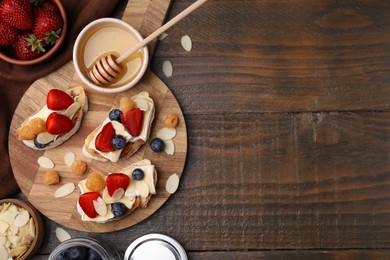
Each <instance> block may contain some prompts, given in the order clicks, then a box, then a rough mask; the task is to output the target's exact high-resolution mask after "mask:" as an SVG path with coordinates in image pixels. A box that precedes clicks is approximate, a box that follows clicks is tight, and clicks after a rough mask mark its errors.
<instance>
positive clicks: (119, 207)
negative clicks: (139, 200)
mask: <svg viewBox="0 0 390 260" xmlns="http://www.w3.org/2000/svg"><path fill="white" fill-rule="evenodd" d="M126 211H127V208H126V206H125V205H124V204H123V203H120V202H115V203H113V204H112V205H111V212H112V214H114V216H115V217H116V218H119V217H121V216H123V215H125V213H126Z"/></svg>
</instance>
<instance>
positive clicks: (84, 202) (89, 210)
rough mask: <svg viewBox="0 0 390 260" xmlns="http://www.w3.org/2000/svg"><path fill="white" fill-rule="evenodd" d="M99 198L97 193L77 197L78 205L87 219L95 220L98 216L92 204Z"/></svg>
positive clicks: (87, 193)
mask: <svg viewBox="0 0 390 260" xmlns="http://www.w3.org/2000/svg"><path fill="white" fill-rule="evenodd" d="M100 197H101V195H100V193H99V192H86V193H83V194H81V195H80V196H79V205H80V207H81V209H82V210H83V211H84V213H85V214H86V215H87V216H88V217H90V218H96V217H97V216H98V213H97V212H96V210H95V206H94V205H93V202H94V201H95V200H97V199H98V198H100Z"/></svg>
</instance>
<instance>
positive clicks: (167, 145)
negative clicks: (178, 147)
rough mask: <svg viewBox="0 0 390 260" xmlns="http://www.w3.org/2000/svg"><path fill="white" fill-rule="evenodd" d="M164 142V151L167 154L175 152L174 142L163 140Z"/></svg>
mask: <svg viewBox="0 0 390 260" xmlns="http://www.w3.org/2000/svg"><path fill="white" fill-rule="evenodd" d="M163 142H164V151H165V152H166V153H167V154H169V155H173V154H174V153H175V144H174V143H173V141H172V140H165V141H163Z"/></svg>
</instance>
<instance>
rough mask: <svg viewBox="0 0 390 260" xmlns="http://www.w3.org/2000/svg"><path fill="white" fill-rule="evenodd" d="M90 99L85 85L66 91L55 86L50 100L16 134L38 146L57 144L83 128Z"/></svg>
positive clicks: (37, 147) (25, 142)
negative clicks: (82, 124)
mask: <svg viewBox="0 0 390 260" xmlns="http://www.w3.org/2000/svg"><path fill="white" fill-rule="evenodd" d="M87 111H88V100H87V96H86V94H85V91H84V88H83V87H81V86H78V87H73V88H69V89H67V90H65V91H63V90H60V89H51V90H50V91H49V92H48V94H47V97H46V104H45V106H43V107H42V108H41V109H40V110H39V111H38V112H36V113H35V114H34V115H32V116H30V117H29V118H27V119H26V120H25V121H24V122H23V123H22V125H21V126H20V127H19V128H18V129H16V138H17V139H18V140H21V141H23V143H24V144H25V145H27V146H28V147H31V148H33V149H37V150H47V149H51V148H54V147H57V146H59V145H61V144H62V143H64V142H65V141H66V140H68V139H69V138H71V137H72V136H73V135H74V134H75V133H76V132H77V130H78V129H79V127H80V125H81V120H82V118H83V115H84V113H86V112H87Z"/></svg>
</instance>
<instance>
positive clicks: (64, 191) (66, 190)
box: [54, 182, 76, 198]
mask: <svg viewBox="0 0 390 260" xmlns="http://www.w3.org/2000/svg"><path fill="white" fill-rule="evenodd" d="M75 188H76V186H75V185H74V183H73V182H69V183H65V184H64V185H62V186H61V187H59V188H58V189H57V190H56V192H55V193H54V197H56V198H60V197H65V196H68V195H69V194H71V193H72V192H73V191H74V190H75Z"/></svg>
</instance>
